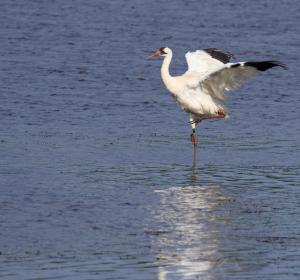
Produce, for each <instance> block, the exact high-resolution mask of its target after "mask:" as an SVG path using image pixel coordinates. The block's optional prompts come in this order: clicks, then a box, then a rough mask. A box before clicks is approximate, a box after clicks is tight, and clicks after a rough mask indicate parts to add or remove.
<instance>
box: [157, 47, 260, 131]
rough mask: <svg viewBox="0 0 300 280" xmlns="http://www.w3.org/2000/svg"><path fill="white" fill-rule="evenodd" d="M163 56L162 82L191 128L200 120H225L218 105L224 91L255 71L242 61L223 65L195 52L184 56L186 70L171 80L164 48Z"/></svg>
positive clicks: (169, 53) (169, 55) (168, 55)
mask: <svg viewBox="0 0 300 280" xmlns="http://www.w3.org/2000/svg"><path fill="white" fill-rule="evenodd" d="M163 56H164V60H163V63H162V67H161V76H162V80H163V82H164V84H165V86H166V88H167V89H168V90H169V91H170V93H171V94H172V95H173V96H174V98H175V99H176V101H177V102H178V104H179V105H180V106H181V108H182V109H183V110H185V111H186V112H188V113H190V121H191V123H192V128H193V129H195V123H197V122H199V121H201V120H203V119H211V118H224V117H226V116H227V114H228V112H227V110H226V109H225V108H224V106H223V104H222V101H224V99H225V94H224V93H225V91H229V90H234V89H236V88H237V87H238V86H239V85H240V84H241V83H242V82H243V81H245V80H247V79H248V78H250V77H251V76H253V75H254V74H256V73H257V72H259V71H258V69H256V68H255V67H251V66H248V65H245V63H243V62H240V63H226V64H224V63H223V62H221V61H219V60H218V59H215V58H213V57H212V56H210V55H209V54H207V53H206V52H205V51H202V50H198V51H195V52H188V53H187V54H186V59H187V63H188V71H187V72H186V73H184V74H183V75H182V76H177V77H172V76H171V75H170V73H169V66H170V63H171V60H172V50H171V49H170V48H167V47H166V48H164V54H163ZM262 71H264V70H262Z"/></svg>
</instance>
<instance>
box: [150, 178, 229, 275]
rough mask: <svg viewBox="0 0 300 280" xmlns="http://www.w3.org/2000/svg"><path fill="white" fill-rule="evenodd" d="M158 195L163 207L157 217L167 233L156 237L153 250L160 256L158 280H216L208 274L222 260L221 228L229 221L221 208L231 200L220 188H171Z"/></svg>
mask: <svg viewBox="0 0 300 280" xmlns="http://www.w3.org/2000/svg"><path fill="white" fill-rule="evenodd" d="M193 176H194V175H193ZM193 178H194V177H193ZM192 181H193V180H192ZM156 192H158V193H159V196H160V204H159V205H160V207H159V209H156V210H155V211H154V215H155V218H156V219H157V225H158V227H159V229H160V230H161V228H163V229H164V231H161V232H160V233H159V234H155V235H153V242H154V244H153V246H156V247H158V248H157V249H158V252H160V253H159V254H158V255H157V260H158V262H159V271H158V279H160V280H166V279H195V277H197V276H201V279H213V278H212V275H210V273H207V272H208V271H210V270H211V269H212V268H214V267H215V266H216V265H217V264H218V263H219V262H220V261H221V260H222V256H221V254H220V250H218V248H219V238H218V227H220V226H222V224H224V223H227V221H228V215H227V216H226V213H225V214H224V211H220V210H219V211H218V208H219V207H220V206H221V205H223V206H224V203H226V201H228V200H229V197H228V196H226V195H225V194H224V193H222V192H221V190H220V187H219V186H218V185H202V186H199V185H195V186H185V187H171V188H169V189H164V190H157V191H156ZM216 221H217V222H216ZM159 229H158V230H159ZM197 279H198V278H197Z"/></svg>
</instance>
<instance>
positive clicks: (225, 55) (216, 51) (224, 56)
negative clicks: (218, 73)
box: [203, 48, 233, 64]
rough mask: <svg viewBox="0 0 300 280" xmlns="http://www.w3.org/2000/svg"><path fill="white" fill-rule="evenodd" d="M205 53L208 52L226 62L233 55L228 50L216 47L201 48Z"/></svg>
mask: <svg viewBox="0 0 300 280" xmlns="http://www.w3.org/2000/svg"><path fill="white" fill-rule="evenodd" d="M203 51H205V52H206V53H207V54H209V55H210V56H211V57H212V58H215V59H217V60H219V61H221V62H223V63H224V64H225V63H228V62H229V61H230V59H231V58H232V57H233V55H232V54H231V53H229V52H226V51H223V50H220V49H217V48H208V49H203Z"/></svg>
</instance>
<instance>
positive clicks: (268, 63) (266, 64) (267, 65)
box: [244, 60, 288, 71]
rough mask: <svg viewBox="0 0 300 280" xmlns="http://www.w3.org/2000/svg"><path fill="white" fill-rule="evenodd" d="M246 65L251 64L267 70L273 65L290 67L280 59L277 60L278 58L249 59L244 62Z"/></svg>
mask: <svg viewBox="0 0 300 280" xmlns="http://www.w3.org/2000/svg"><path fill="white" fill-rule="evenodd" d="M244 65H245V66H251V67H254V68H256V69H257V70H259V71H266V70H268V69H270V68H272V67H281V68H283V69H285V70H287V69H288V67H287V66H286V65H285V64H284V63H282V62H280V61H276V60H268V61H248V62H245V64H244Z"/></svg>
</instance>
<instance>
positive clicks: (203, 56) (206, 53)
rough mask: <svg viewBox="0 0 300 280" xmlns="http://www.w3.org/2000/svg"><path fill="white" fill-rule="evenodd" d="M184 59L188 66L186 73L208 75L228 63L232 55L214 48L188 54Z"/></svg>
mask: <svg viewBox="0 0 300 280" xmlns="http://www.w3.org/2000/svg"><path fill="white" fill-rule="evenodd" d="M185 57H186V61H187V64H188V71H187V72H199V73H208V72H211V71H213V70H216V69H218V68H220V66H222V65H224V63H227V62H229V60H230V58H231V57H232V55H231V54H230V53H228V52H225V51H222V50H219V49H216V48H209V49H203V50H197V51H195V52H188V53H186V55H185Z"/></svg>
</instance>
